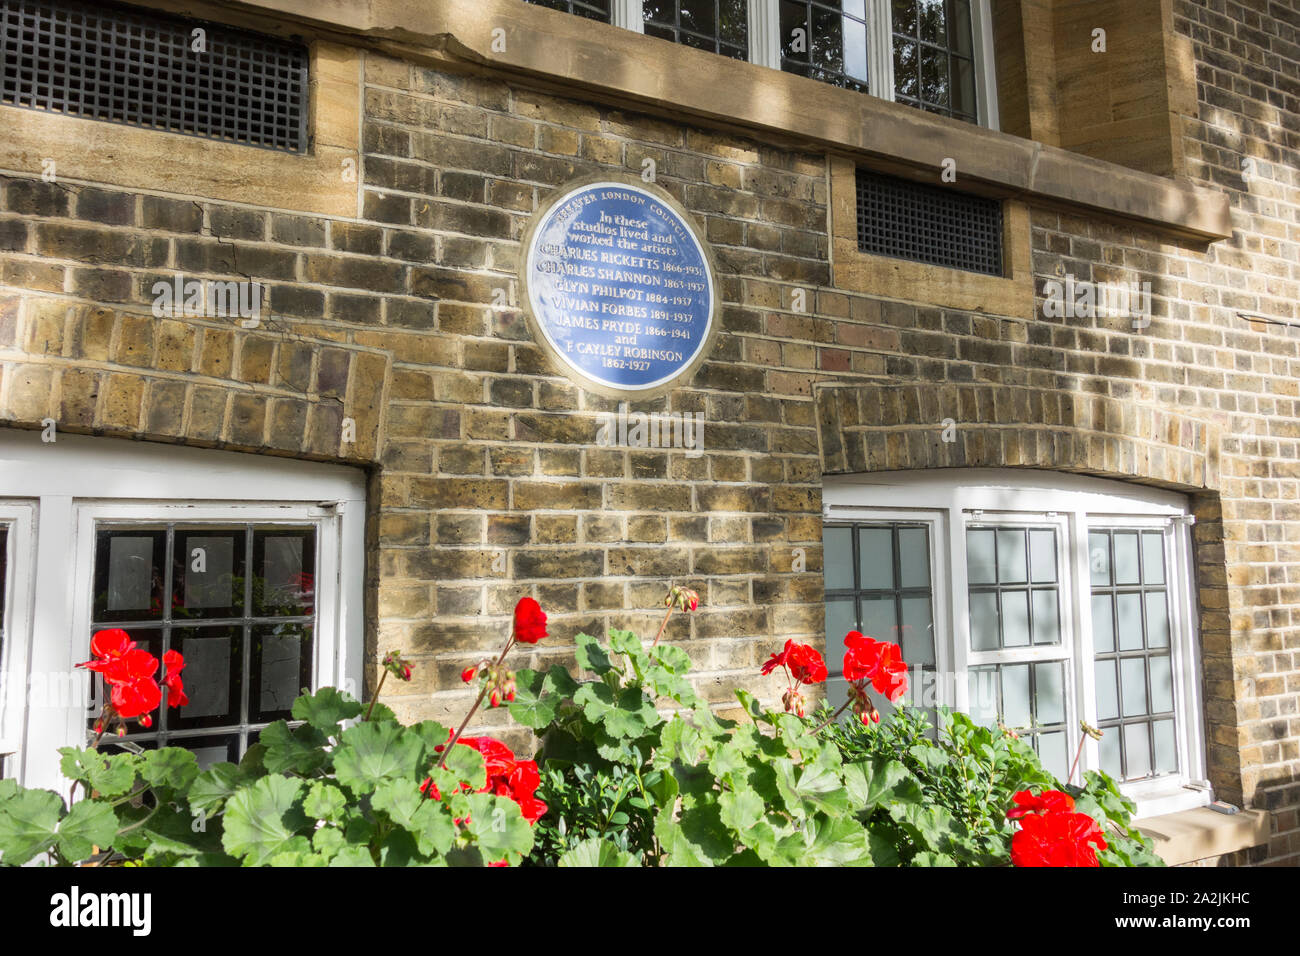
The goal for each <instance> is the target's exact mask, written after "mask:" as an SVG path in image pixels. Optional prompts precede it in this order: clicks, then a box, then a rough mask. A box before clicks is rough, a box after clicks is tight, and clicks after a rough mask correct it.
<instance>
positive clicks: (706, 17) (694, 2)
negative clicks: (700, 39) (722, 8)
mask: <svg viewBox="0 0 1300 956" xmlns="http://www.w3.org/2000/svg"><path fill="white" fill-rule="evenodd" d="M678 6H679V9H680V11H681V12H680V20H679V21H678V22H679V23H680V24H681V26H682V29H684V30H694V31H695V32H696V33H704V34H708V35H711V34H712V33H713V32H714V30H715V28H716V24H715V23H714V15H713V14H714V9H713V0H678Z"/></svg>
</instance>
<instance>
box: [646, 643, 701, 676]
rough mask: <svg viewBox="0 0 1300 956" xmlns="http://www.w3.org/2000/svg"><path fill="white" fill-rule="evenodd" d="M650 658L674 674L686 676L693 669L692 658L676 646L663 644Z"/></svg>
mask: <svg viewBox="0 0 1300 956" xmlns="http://www.w3.org/2000/svg"><path fill="white" fill-rule="evenodd" d="M650 656H651V657H653V658H654V659H655V660H657V661H658V662H659V663H660V664H662V665H663V666H664V667H666V668H668V669H669V670H670V671H672V672H673V673H674V674H685V673H686V672H687V671H689V670H690V669H691V656H690V655H689V654H687V653H686V652H685V651H684V650H682V649H681V648H680V647H678V646H677V645H676V644H661V645H660V646H659V647H656V648H655V649H654V650H652V651H651V652H650Z"/></svg>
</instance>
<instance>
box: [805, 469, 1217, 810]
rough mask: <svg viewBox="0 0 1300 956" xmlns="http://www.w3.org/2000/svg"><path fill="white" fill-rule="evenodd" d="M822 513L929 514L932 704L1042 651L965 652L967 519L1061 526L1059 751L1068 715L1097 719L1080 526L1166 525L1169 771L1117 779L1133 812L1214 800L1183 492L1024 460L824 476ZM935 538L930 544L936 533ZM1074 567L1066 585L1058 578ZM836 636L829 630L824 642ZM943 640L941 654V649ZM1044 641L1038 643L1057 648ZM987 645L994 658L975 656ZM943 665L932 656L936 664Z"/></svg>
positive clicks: (954, 699) (1083, 762)
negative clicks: (946, 663) (1171, 725)
mask: <svg viewBox="0 0 1300 956" xmlns="http://www.w3.org/2000/svg"><path fill="white" fill-rule="evenodd" d="M822 502H823V514H822V517H823V520H824V521H826V522H828V523H834V522H839V521H872V520H882V521H883V520H890V518H889V516H891V515H898V514H904V515H908V516H909V517H908V519H907V520H917V516H918V515H921V514H928V515H930V516H931V517H930V518H929V520H932V521H934V522H935V525H936V527H939V528H941V532H942V534H943V535H944V537H942V538H941V537H940V532H938V531H936V532H935V533H933V534H932V539H931V540H932V547H933V548H934V550H935V551H936V552H941V553H936V554H933V555H931V561H932V564H933V566H935V567H937V568H942V569H943V574H944V577H943V578H936V579H935V582H934V583H935V585H936V586H935V587H934V590H933V593H934V602H935V607H934V609H933V619H934V622H935V654H936V661H942V660H945V659H946V660H951V661H952V663H953V668H954V671H953V674H952V675H944V674H943V672H942V671H941V676H946V677H948V679H940V680H939V681H938V682H937V685H936V690H937V691H938V693H937V695H936V696H937V700H936V703H938V704H940V705H942V706H949V707H952V708H954V709H956V710H966V709H967V706H968V703H969V702H968V697H967V693H966V687H967V681H966V679H965V678H966V675H967V673H968V668H969V667H970V666H972V665H978V664H980V663H994V662H1000V661H1002V660H1004V659H1005V658H1004V655H1006V654H1008V653H1014V654H1016V655H1023V656H1024V657H1025V658H1026V659H1042V656H1047V657H1059V656H1060V655H1059V653H1056V654H1050V653H1049V654H1046V655H1043V653H1042V651H1041V650H1040V649H1039V648H1035V647H1032V646H1031V647H1030V648H1022V649H1015V650H1014V651H1011V652H1008V651H1005V650H1004V651H997V652H981V653H976V652H972V651H970V650H969V648H970V635H969V627H968V616H967V606H966V601H965V600H964V599H962V598H961V596H962V595H965V594H966V593H967V577H966V560H965V553H966V552H965V548H966V542H965V534H966V531H965V529H966V526H967V524H968V522H970V521H971V520H972V519H976V520H978V519H983V520H985V521H987V522H990V523H996V522H997V521H1004V522H1005V521H1010V520H1014V521H1015V522H1017V523H1020V522H1025V521H1026V520H1027V519H1029V520H1032V521H1039V522H1040V523H1041V520H1043V519H1047V520H1051V521H1052V522H1053V523H1056V524H1058V525H1059V526H1060V527H1062V528H1064V531H1065V533H1064V536H1063V537H1062V538H1061V539H1060V540H1058V548H1060V549H1064V553H1065V554H1066V555H1069V556H1070V560H1069V561H1068V562H1067V563H1066V565H1065V573H1064V574H1062V575H1061V577H1062V582H1061V584H1062V590H1061V601H1062V607H1061V612H1062V619H1063V620H1062V640H1063V641H1065V640H1069V641H1070V646H1069V648H1068V661H1069V664H1068V670H1072V671H1073V675H1074V677H1073V679H1072V681H1071V683H1070V684H1069V685H1067V701H1068V702H1067V713H1066V719H1067V733H1068V734H1069V735H1070V739H1068V741H1067V752H1068V754H1069V759H1071V760H1073V756H1074V750H1075V747H1077V745H1078V740H1079V730H1078V721H1079V720H1080V719H1083V720H1085V721H1087V722H1088V723H1089V724H1091V725H1093V726H1096V724H1097V707H1096V693H1095V686H1094V677H1093V648H1092V641H1091V634H1092V602H1091V593H1092V585H1091V578H1090V574H1089V570H1088V568H1089V565H1088V531H1089V530H1090V529H1091V528H1103V527H1151V528H1156V527H1160V528H1169V527H1171V526H1172V528H1173V530H1172V533H1170V534H1167V535H1166V536H1165V561H1166V568H1167V573H1166V578H1167V594H1168V599H1169V627H1170V653H1171V666H1172V668H1173V673H1174V707H1175V715H1176V718H1175V719H1176V728H1177V733H1176V741H1177V746H1178V758H1179V768H1180V769H1179V772H1178V773H1177V774H1170V775H1166V776H1163V777H1156V778H1153V779H1150V780H1142V781H1135V782H1133V783H1125V784H1122V785H1121V790H1122V791H1123V792H1124V793H1125V795H1126V796H1128V797H1130V798H1131V799H1133V800H1134V801H1136V802H1137V804H1138V813H1137V816H1138V817H1139V818H1143V817H1150V816H1156V815H1159V814H1162V813H1172V812H1176V811H1178V810H1185V809H1191V808H1193V807H1198V806H1205V805H1206V804H1208V803H1209V802H1210V800H1211V799H1212V794H1211V793H1210V789H1209V783H1208V781H1207V780H1206V768H1205V748H1206V739H1205V728H1204V716H1203V709H1202V701H1201V681H1200V676H1201V663H1200V653H1199V647H1200V642H1199V635H1198V634H1197V627H1196V625H1197V618H1196V613H1195V610H1196V605H1195V584H1194V581H1193V578H1192V574H1193V563H1192V545H1191V535H1190V530H1189V529H1190V526H1191V523H1192V519H1191V518H1190V517H1189V513H1188V504H1187V499H1186V497H1185V496H1183V495H1179V494H1177V493H1175V492H1168V491H1163V490H1160V489H1154V488H1148V487H1145V486H1140V485H1132V484H1128V483H1125V482H1118V481H1113V480H1106V479H1099V478H1088V477H1084V476H1078V475H1068V474H1059V473H1055V472H1043V471H1031V470H1023V469H992V468H987V469H986V468H975V469H935V470H930V471H911V472H886V473H880V474H865V475H848V476H827V477H826V479H825V482H824V487H823V491H822ZM941 541H942V542H943V543H944V545H945V546H944V547H942V549H941V548H940V544H939V542H941ZM1067 577H1072V580H1071V581H1070V582H1069V585H1068V586H1067V582H1066V580H1065V579H1066V578H1067ZM836 639H837V638H836V635H830V634H828V635H827V643H828V647H827V651H828V652H832V653H833V650H834V649H833V648H832V647H831V646H830V645H831V643H832V642H833V641H835V640H836ZM945 648H946V651H947V654H948V655H949V656H948V657H947V658H945V657H944V653H945ZM1056 648H1057V645H1050V646H1049V648H1048V650H1055V649H1056ZM990 655H996V661H995V660H992V659H990V660H987V661H986V660H985V658H986V657H989V656H990ZM940 666H942V665H940ZM1098 765H1099V757H1098V748H1097V744H1096V742H1095V741H1093V740H1091V739H1086V740H1085V743H1084V748H1083V754H1082V756H1081V758H1080V768H1081V770H1088V769H1096V768H1097V767H1098Z"/></svg>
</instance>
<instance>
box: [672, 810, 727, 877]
mask: <svg viewBox="0 0 1300 956" xmlns="http://www.w3.org/2000/svg"><path fill="white" fill-rule="evenodd" d="M655 836H657V837H658V838H659V843H660V845H661V846H662V847H663V848H664V852H665V853H667V855H668V865H669V866H716V865H717V864H719V863H722V862H724V861H725V860H727V859H729V858H730V857H732V856H734V855H735V852H736V843H735V839H734V838H733V837H732V836H731V834H730V832H729V831H728V829H727V826H726V824H724V823H723V822H722V816H721V811H720V809H719V807H718V804H716V803H705V804H702V805H700V806H697V807H694V808H691V809H683V810H682V812H681V818H680V820H678V821H674V820H673V819H672V814H670V813H661V814H660V815H659V817H658V819H657V820H655Z"/></svg>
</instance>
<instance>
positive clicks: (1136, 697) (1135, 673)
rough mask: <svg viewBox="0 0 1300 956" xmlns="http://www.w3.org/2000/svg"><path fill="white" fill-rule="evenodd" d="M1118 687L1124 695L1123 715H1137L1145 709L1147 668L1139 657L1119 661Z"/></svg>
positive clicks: (1144, 712) (1143, 712) (1146, 711)
mask: <svg viewBox="0 0 1300 956" xmlns="http://www.w3.org/2000/svg"><path fill="white" fill-rule="evenodd" d="M1119 680H1120V689H1121V691H1122V693H1123V697H1124V701H1123V702H1124V716H1125V717H1137V716H1140V715H1142V714H1146V713H1149V711H1148V710H1147V669H1146V662H1145V661H1144V660H1143V659H1142V658H1141V657H1130V658H1127V659H1125V660H1121V661H1120V662H1119Z"/></svg>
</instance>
